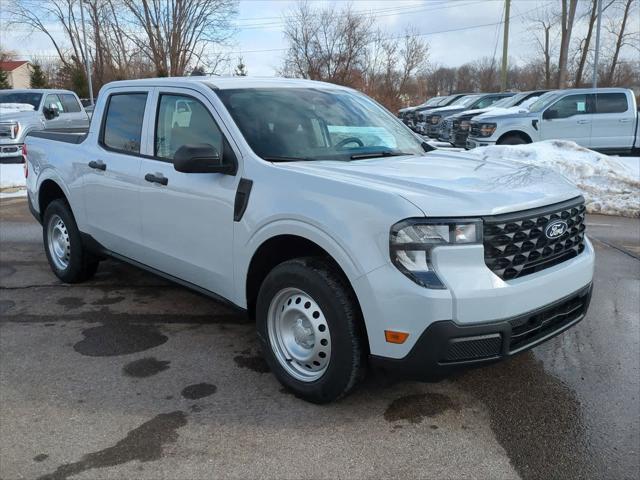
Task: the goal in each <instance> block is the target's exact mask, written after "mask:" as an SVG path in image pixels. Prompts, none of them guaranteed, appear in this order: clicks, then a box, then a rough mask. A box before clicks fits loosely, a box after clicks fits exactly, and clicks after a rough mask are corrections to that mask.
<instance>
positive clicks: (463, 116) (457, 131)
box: [438, 90, 547, 148]
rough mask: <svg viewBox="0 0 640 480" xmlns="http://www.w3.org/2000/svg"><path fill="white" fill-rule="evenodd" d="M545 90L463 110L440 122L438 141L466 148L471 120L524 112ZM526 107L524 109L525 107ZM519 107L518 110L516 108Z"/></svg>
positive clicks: (524, 93) (518, 94) (519, 94)
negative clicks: (479, 116) (519, 111)
mask: <svg viewBox="0 0 640 480" xmlns="http://www.w3.org/2000/svg"><path fill="white" fill-rule="evenodd" d="M546 92H547V90H534V91H531V92H521V93H517V94H516V95H514V96H512V97H505V98H503V99H502V100H499V101H497V102H496V103H494V104H492V105H490V106H488V107H485V108H476V109H474V110H465V111H463V112H460V113H456V114H455V115H451V116H450V117H448V118H446V119H445V120H444V121H443V122H442V128H441V129H440V134H439V135H438V140H440V141H442V142H449V143H451V144H452V145H453V146H454V147H460V148H465V147H466V146H467V136H468V135H469V126H470V124H471V119H472V118H473V117H476V116H478V115H482V114H484V113H487V112H492V113H494V112H501V113H506V112H507V109H510V110H509V111H511V112H513V111H518V110H526V108H527V107H528V106H529V105H530V104H531V103H533V102H535V101H536V100H537V99H538V97H540V95H542V94H544V93H546ZM525 105H526V107H525ZM518 107H520V108H518Z"/></svg>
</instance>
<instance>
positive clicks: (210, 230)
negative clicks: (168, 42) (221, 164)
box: [140, 88, 239, 298]
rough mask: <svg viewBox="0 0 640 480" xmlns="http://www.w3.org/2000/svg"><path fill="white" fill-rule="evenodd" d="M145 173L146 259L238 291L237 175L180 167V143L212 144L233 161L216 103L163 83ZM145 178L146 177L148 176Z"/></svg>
mask: <svg viewBox="0 0 640 480" xmlns="http://www.w3.org/2000/svg"><path fill="white" fill-rule="evenodd" d="M156 98H157V100H156V101H155V102H154V111H155V112H156V118H155V121H154V125H150V126H149V129H150V131H149V134H148V137H149V145H148V148H149V151H148V152H147V153H148V154H149V155H148V156H146V157H145V158H143V159H142V168H141V171H140V178H141V179H143V184H142V188H141V205H142V214H141V218H142V232H143V239H144V245H145V251H144V259H143V260H142V261H143V263H145V264H146V265H149V266H151V267H153V268H155V269H157V270H160V271H162V272H165V273H168V274H170V275H172V276H174V277H177V278H179V279H182V280H185V281H187V282H190V283H193V284H195V285H198V286H200V287H202V288H205V289H207V290H210V291H212V292H215V293H217V294H219V295H221V296H223V297H226V298H231V297H232V296H233V282H232V278H233V262H232V256H233V250H232V248H233V206H234V199H235V195H236V190H237V186H238V182H239V175H236V176H232V175H225V174H221V173H182V172H178V171H176V169H175V168H174V166H173V156H174V154H175V152H176V151H177V150H178V149H179V148H180V147H181V146H183V145H187V144H203V143H206V144H209V145H212V146H214V147H215V148H216V150H217V151H218V152H221V154H222V159H223V161H225V162H226V161H228V160H229V159H233V161H236V158H237V157H238V155H239V153H238V152H234V151H233V150H232V149H231V145H230V142H228V141H227V138H230V137H229V136H228V132H227V131H226V130H225V129H224V126H223V124H222V122H221V121H220V118H219V117H218V115H217V113H216V111H215V109H214V108H213V105H212V104H211V103H210V101H209V99H207V98H206V97H205V96H204V95H202V94H200V93H199V92H197V91H196V90H192V89H189V88H159V89H157V93H156ZM145 177H146V178H147V179H148V180H144V179H145Z"/></svg>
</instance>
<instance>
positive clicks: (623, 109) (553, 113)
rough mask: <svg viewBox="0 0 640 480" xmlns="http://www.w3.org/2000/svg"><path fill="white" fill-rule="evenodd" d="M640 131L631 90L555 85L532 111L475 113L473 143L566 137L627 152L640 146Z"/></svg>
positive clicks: (470, 144)
mask: <svg viewBox="0 0 640 480" xmlns="http://www.w3.org/2000/svg"><path fill="white" fill-rule="evenodd" d="M639 131H640V126H639V124H638V109H637V106H636V100H635V98H634V96H633V92H632V91H631V90H628V89H626V88H597V89H593V88H579V89H569V90H554V91H551V92H548V93H546V94H544V95H542V96H541V97H540V98H539V99H538V100H537V101H536V102H534V103H533V104H532V105H531V106H530V107H529V111H523V112H516V113H511V114H506V115H492V113H491V112H487V113H485V114H483V115H480V116H478V117H474V119H473V121H472V122H471V127H470V133H469V137H468V139H467V148H475V147H484V146H487V145H494V144H498V145H516V144H522V143H531V142H536V141H539V140H549V139H561V140H573V141H574V142H576V143H577V144H578V145H582V146H583V147H588V148H591V149H593V150H599V151H602V152H606V153H627V152H630V151H631V150H632V149H634V148H638V147H640V134H639Z"/></svg>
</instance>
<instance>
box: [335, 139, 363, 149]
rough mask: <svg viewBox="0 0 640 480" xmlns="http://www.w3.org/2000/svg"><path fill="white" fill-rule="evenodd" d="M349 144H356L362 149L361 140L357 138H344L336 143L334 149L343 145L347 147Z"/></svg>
mask: <svg viewBox="0 0 640 480" xmlns="http://www.w3.org/2000/svg"><path fill="white" fill-rule="evenodd" d="M350 143H357V144H358V146H359V147H364V143H363V142H362V140H360V139H359V138H357V137H349V138H344V139H342V140H340V141H339V142H338V143H336V145H335V147H336V148H343V147H344V146H345V145H348V144H350Z"/></svg>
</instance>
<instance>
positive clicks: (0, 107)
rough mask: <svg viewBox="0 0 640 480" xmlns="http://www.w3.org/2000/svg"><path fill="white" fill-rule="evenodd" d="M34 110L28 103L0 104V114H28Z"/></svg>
mask: <svg viewBox="0 0 640 480" xmlns="http://www.w3.org/2000/svg"><path fill="white" fill-rule="evenodd" d="M33 110H35V108H34V106H33V105H31V104H29V103H0V113H12V112H30V111H33Z"/></svg>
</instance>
